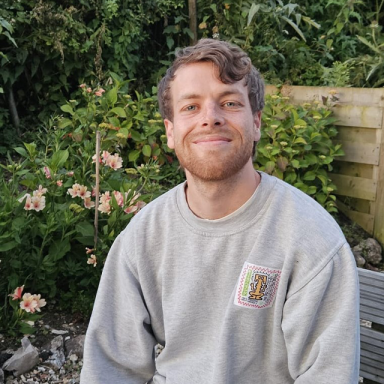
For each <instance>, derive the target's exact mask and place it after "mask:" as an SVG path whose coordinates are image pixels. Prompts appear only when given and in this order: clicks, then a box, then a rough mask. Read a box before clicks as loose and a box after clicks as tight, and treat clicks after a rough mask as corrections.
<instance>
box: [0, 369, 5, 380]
mask: <svg viewBox="0 0 384 384" xmlns="http://www.w3.org/2000/svg"><path fill="white" fill-rule="evenodd" d="M3 383H4V371H3V370H2V369H0V384H3Z"/></svg>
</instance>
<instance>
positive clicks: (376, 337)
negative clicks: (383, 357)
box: [360, 327, 384, 352]
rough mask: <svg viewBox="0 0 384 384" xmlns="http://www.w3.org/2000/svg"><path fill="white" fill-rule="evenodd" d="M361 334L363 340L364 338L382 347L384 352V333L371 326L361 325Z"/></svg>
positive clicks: (367, 341)
mask: <svg viewBox="0 0 384 384" xmlns="http://www.w3.org/2000/svg"><path fill="white" fill-rule="evenodd" d="M360 336H361V340H364V342H366V343H370V344H373V345H377V346H380V345H381V347H382V350H383V352H384V333H382V332H379V331H376V330H374V329H371V328H366V327H360Z"/></svg>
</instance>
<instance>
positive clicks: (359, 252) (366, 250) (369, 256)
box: [352, 238, 383, 265]
mask: <svg viewBox="0 0 384 384" xmlns="http://www.w3.org/2000/svg"><path fill="white" fill-rule="evenodd" d="M352 252H353V254H354V255H355V259H356V258H357V257H359V256H360V257H364V259H365V260H366V262H367V263H369V264H372V265H377V264H379V263H380V262H381V261H382V259H383V256H382V249H381V246H380V244H379V243H378V242H377V241H376V240H375V239H372V238H368V239H366V240H363V241H361V242H360V243H359V244H358V245H356V246H355V247H353V248H352ZM356 262H357V260H356Z"/></svg>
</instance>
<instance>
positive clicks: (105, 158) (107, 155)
mask: <svg viewBox="0 0 384 384" xmlns="http://www.w3.org/2000/svg"><path fill="white" fill-rule="evenodd" d="M109 156H111V154H110V153H109V152H108V151H103V153H102V155H101V157H102V158H103V163H104V164H105V163H106V162H107V160H108V158H109Z"/></svg>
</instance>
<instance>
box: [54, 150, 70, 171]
mask: <svg viewBox="0 0 384 384" xmlns="http://www.w3.org/2000/svg"><path fill="white" fill-rule="evenodd" d="M68 157H69V152H68V150H67V149H64V150H59V151H57V152H55V153H54V154H53V156H52V159H51V163H50V165H51V168H52V169H53V170H57V169H58V168H60V167H62V166H63V165H64V164H65V162H66V161H67V159H68Z"/></svg>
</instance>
